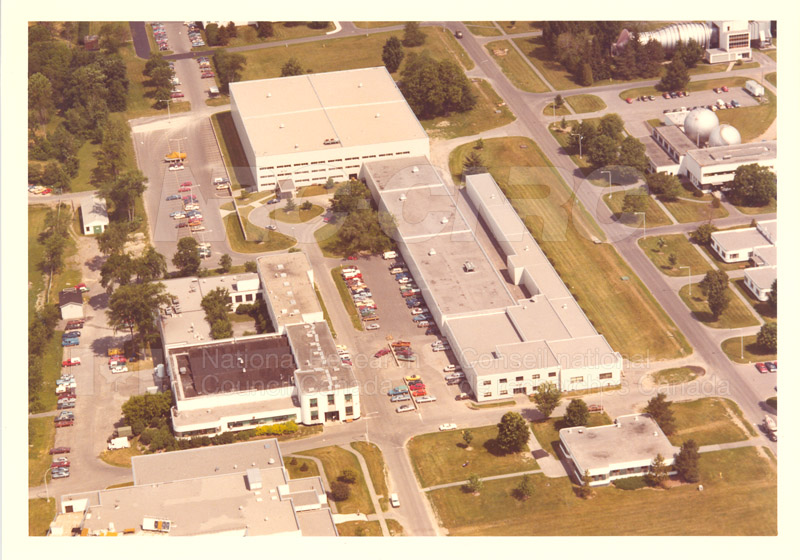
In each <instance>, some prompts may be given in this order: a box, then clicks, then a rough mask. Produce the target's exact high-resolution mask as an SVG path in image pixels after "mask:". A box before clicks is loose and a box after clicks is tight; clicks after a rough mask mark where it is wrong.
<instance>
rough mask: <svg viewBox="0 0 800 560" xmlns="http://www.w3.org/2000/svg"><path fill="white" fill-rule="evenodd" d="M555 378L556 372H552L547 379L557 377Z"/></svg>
mask: <svg viewBox="0 0 800 560" xmlns="http://www.w3.org/2000/svg"><path fill="white" fill-rule="evenodd" d="M555 376H556V372H554V371H551V372H550V373H548V374H547V377H555Z"/></svg>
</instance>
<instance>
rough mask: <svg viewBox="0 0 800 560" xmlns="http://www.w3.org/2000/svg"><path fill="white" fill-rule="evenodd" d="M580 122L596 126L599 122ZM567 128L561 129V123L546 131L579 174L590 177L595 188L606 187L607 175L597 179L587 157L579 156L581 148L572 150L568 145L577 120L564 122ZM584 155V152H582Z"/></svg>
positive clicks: (587, 120)
mask: <svg viewBox="0 0 800 560" xmlns="http://www.w3.org/2000/svg"><path fill="white" fill-rule="evenodd" d="M581 121H586V122H594V123H595V125H597V124H598V123H599V122H600V119H599V118H598V117H594V118H589V119H581ZM566 124H567V128H566V129H562V128H561V123H560V122H559V123H558V125H557V126H556V127H553V126H549V127H548V128H547V129H548V130H549V131H550V134H552V135H553V138H555V139H556V142H558V144H559V145H560V146H561V147H562V148H564V151H565V152H566V153H567V155H569V158H570V159H571V160H572V163H574V164H575V165H576V166H577V167H578V169H580V171H581V173H582V174H583V176H584V177H587V178H588V177H591V178H590V179H588V181H589V182H590V183H591V184H593V185H595V186H597V187H607V186H608V175H606V174H605V173H603V174H600V176H599V177H597V175H596V174H595V173H594V172H595V171H596V170H597V169H599V168H598V167H596V166H594V165H592V164H591V163H589V159H588V158H587V156H583V155H581V148H580V147H579V148H578V149H577V150H573V148H572V147H570V145H569V140H570V134H571V131H572V129H573V127H575V126H577V125H578V121H577V120H570V121H567V122H566ZM584 153H586V152H584Z"/></svg>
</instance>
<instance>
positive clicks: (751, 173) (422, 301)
mask: <svg viewBox="0 0 800 560" xmlns="http://www.w3.org/2000/svg"><path fill="white" fill-rule="evenodd" d="M720 8H721V11H720V13H719V15H721V16H724V15H725V9H724V6H720ZM186 11H187V12H188V13H187V14H186V15H187V16H190V15H192V14H191V9H186ZM674 13H675V14H681V13H683V12H680V11H677V12H674ZM778 23H779V22H778V21H776V20H730V21H729V20H692V21H689V20H675V21H666V20H659V21H654V20H650V21H624V20H614V21H569V20H563V21H555V20H548V21H436V22H431V21H238V20H237V21H167V20H161V21H155V20H148V21H132V22H128V21H124V22H123V21H27V22H26V24H27V31H26V34H27V41H28V47H27V80H28V81H27V93H26V95H27V103H28V106H27V109H28V112H27V180H28V194H27V201H28V207H27V211H28V212H27V250H26V252H27V258H28V274H27V283H28V299H27V313H28V322H27V329H28V332H27V336H26V338H27V341H28V348H27V352H28V356H27V357H28V359H27V365H28V377H27V399H28V400H27V409H28V429H27V442H26V445H27V447H28V459H27V471H28V488H27V491H28V510H27V518H28V529H29V530H28V536H31V537H49V538H54V537H97V536H116V537H122V538H127V537H137V536H201V535H202V536H206V535H215V536H219V535H229V536H230V535H236V536H266V537H275V536H328V537H358V536H383V537H401V536H412V537H413V536H440V537H445V536H505V537H520V536H525V537H537V536H617V537H623V536H630V535H635V536H776V535H778V484H777V480H778V476H777V473H778V460H777V445H778V444H777V440H778V437H777V433H778V426H777V424H778V413H777V385H778V381H777V375H778V361H777V338H778V337H777V317H778V312H777V310H778V286H777V279H778V263H777V253H778V236H777V232H778V225H777V191H778V189H777V113H778V110H777V107H778V101H777V53H778V39H779V36H778V29H779V28H781V29H782V27H781V26H780V25H778ZM781 23H782V21H781ZM795 24H796V22H795ZM787 31H788V28H787ZM784 48H786V47H784ZM785 87H788V86H785ZM20 153H21V152H20ZM18 163H19V164H20V165H21V163H22V162H21V161H20V162H18ZM17 188H19V190H21V187H17ZM17 213H19V212H18V211H17ZM19 214H21V213H19ZM22 219H23V218H22V217H21V216H20V218H19V220H20V223H19V224H18V228H17V229H18V230H19V229H20V228H22V229H24V225H23V224H22ZM17 243H19V242H17ZM20 245H21V244H20ZM23 305H24V304H23ZM23 311H24V310H23ZM787 328H788V327H787ZM23 377H24V376H23ZM23 400H24V397H23ZM785 482H786V481H785ZM22 517H23V518H24V517H25V516H24V510H23V515H22ZM41 540H50V539H41ZM484 540H486V539H484ZM62 542H63V541H62ZM137 542H141V541H137ZM293 542H296V541H293ZM304 542H305V541H304ZM383 542H385V541H383ZM117 546H118V545H117ZM132 548H135V547H132ZM58 550H59V551H64V550H66V549H64V548H63V547H59V548H58ZM407 552H411V549H409V550H407ZM59 554H60V555H62V554H65V552H59ZM70 554H71V553H70ZM601 557H602V556H601Z"/></svg>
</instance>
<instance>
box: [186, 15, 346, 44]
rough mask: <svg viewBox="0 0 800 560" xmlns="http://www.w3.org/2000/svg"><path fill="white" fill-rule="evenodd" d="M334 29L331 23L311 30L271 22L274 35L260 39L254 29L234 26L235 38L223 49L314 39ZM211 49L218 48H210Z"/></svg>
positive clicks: (246, 26) (304, 27)
mask: <svg viewBox="0 0 800 560" xmlns="http://www.w3.org/2000/svg"><path fill="white" fill-rule="evenodd" d="M334 29H335V28H334V26H333V23H331V22H328V26H327V27H325V28H323V29H311V28H310V27H308V25H305V24H302V25H295V26H292V27H286V23H285V22H273V23H272V30H273V32H274V34H273V35H272V37H266V38H261V37H259V36H258V32H257V31H256V29H255V28H254V27H250V26H249V25H238V26H236V37H232V38H230V39H229V40H228V44H227V45H226V46H225V47H223V48H226V49H227V48H232V47H243V46H245V45H260V44H262V43H271V42H275V41H287V40H289V39H300V38H302V37H314V36H316V35H324V34H325V33H327V32H328V31H333V30H334ZM208 48H209V47H202V48H201V49H200V50H207V49H208ZM210 48H212V49H215V48H218V47H210Z"/></svg>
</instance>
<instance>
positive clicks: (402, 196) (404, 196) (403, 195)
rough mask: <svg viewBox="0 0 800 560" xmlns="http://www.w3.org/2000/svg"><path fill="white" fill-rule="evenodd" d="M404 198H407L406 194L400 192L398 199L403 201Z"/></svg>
mask: <svg viewBox="0 0 800 560" xmlns="http://www.w3.org/2000/svg"><path fill="white" fill-rule="evenodd" d="M406 198H407V197H406V195H405V194H401V195H400V199H399V200H401V201H403V200H405V199H406Z"/></svg>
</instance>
